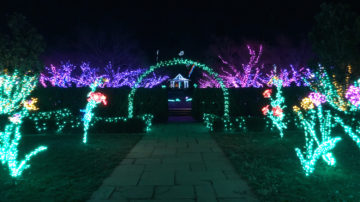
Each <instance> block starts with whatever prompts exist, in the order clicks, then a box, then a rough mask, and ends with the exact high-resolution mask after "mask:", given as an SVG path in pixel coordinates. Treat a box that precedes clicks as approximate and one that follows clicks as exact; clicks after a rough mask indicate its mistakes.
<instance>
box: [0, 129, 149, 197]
mask: <svg viewBox="0 0 360 202" xmlns="http://www.w3.org/2000/svg"><path fill="white" fill-rule="evenodd" d="M141 138H142V134H91V133H90V134H89V142H88V144H87V145H84V144H82V135H71V134H68V135H47V136H40V135H36V136H35V135H34V136H25V135H24V136H23V139H22V141H21V145H20V157H23V156H24V153H26V152H28V151H30V150H31V149H33V148H35V147H36V146H38V145H46V146H48V150H47V151H45V152H43V153H41V154H39V155H37V156H36V157H34V158H33V159H32V160H31V161H30V164H31V167H30V168H29V169H27V170H26V171H24V173H23V175H22V176H21V177H20V179H18V180H16V181H15V180H13V179H12V178H11V177H10V176H9V174H8V173H9V172H8V170H7V168H6V167H5V166H1V167H0V201H86V200H88V199H89V198H90V196H91V194H92V193H93V192H94V191H96V190H97V189H98V187H99V186H100V185H101V183H102V181H103V180H104V179H105V178H106V177H107V176H109V175H110V174H111V172H112V170H113V169H114V168H115V167H116V166H117V165H119V163H120V162H121V160H122V159H123V158H125V156H126V155H127V153H128V152H129V151H130V149H131V148H132V147H133V146H134V145H135V144H136V143H137V142H138V141H139V140H140V139H141Z"/></svg>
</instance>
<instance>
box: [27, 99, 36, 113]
mask: <svg viewBox="0 0 360 202" xmlns="http://www.w3.org/2000/svg"><path fill="white" fill-rule="evenodd" d="M37 102H38V99H37V98H31V99H30V100H26V101H24V107H25V108H26V109H27V110H34V111H36V110H38V109H39V108H37V107H36V106H35V104H36V103H37Z"/></svg>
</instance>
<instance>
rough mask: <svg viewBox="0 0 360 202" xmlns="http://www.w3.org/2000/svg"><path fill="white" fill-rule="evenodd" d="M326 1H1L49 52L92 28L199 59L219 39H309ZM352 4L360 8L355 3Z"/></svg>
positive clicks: (149, 50) (152, 50)
mask: <svg viewBox="0 0 360 202" xmlns="http://www.w3.org/2000/svg"><path fill="white" fill-rule="evenodd" d="M321 2H324V1H323V0H313V1H300V0H298V1H292V0H288V1H269V0H266V1H256V0H246V1H240V0H238V1H222V0H217V1H214V0H207V1H203V0H201V1H195V0H193V1H189V0H182V1H180V0H175V1H172V0H169V1H136V0H133V1H122V0H117V1H105V0H103V1H99V0H98V1H90V0H88V1H83V0H80V1H76V0H72V1H68V0H54V1H51V0H42V1H19V0H11V1H8V2H2V5H1V6H0V13H1V14H2V15H1V16H0V17H1V18H4V16H5V15H4V14H6V13H11V12H13V11H17V12H20V13H23V14H24V15H25V16H27V18H28V20H29V21H30V22H31V24H33V25H34V26H35V27H36V28H37V29H38V30H39V32H40V33H41V34H42V35H43V36H44V37H45V39H46V41H47V44H48V48H49V49H56V48H59V44H62V45H64V43H65V44H66V43H68V44H71V43H74V42H76V40H77V34H76V33H77V32H78V31H79V29H80V30H81V29H83V28H84V27H87V28H89V29H90V30H105V31H106V30H111V31H114V32H117V31H118V30H121V31H122V32H126V33H127V34H129V35H131V36H132V37H133V38H134V39H135V40H137V41H138V42H139V45H140V47H141V48H142V49H143V50H145V52H146V53H147V54H148V55H153V54H154V53H155V50H156V49H160V51H163V52H168V53H169V54H176V53H177V52H179V50H185V52H186V53H190V54H194V55H198V54H197V52H200V51H203V50H205V49H206V48H207V47H208V45H209V44H210V43H211V42H212V41H213V39H214V38H219V37H230V38H232V39H234V40H238V41H241V40H244V39H248V40H259V41H266V42H271V41H272V40H273V39H274V38H276V37H277V36H279V35H285V36H287V37H289V38H291V39H293V40H299V39H302V38H306V36H307V33H308V32H309V30H310V29H311V26H312V24H313V19H314V15H315V14H316V13H317V12H318V11H319V10H320V9H319V6H320V4H321ZM345 2H346V1H345ZM347 2H349V3H350V4H352V5H353V6H352V7H353V8H354V9H358V7H355V6H354V5H356V4H354V3H353V2H355V1H347ZM0 22H4V20H3V19H2V20H1V21H0ZM64 47H66V46H63V48H64ZM65 49H66V48H65Z"/></svg>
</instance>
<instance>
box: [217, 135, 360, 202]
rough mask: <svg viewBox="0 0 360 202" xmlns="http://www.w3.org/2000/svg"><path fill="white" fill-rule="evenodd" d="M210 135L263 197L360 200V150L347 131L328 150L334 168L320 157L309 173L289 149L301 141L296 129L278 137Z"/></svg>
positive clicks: (266, 198) (298, 145) (298, 144)
mask: <svg viewBox="0 0 360 202" xmlns="http://www.w3.org/2000/svg"><path fill="white" fill-rule="evenodd" d="M339 135H340V134H339ZM214 137H215V139H216V141H217V142H218V144H219V146H220V147H221V148H222V149H223V150H224V152H225V153H226V155H227V156H228V158H229V159H230V161H231V162H232V163H233V165H234V166H235V168H236V170H237V172H238V173H239V174H240V176H241V177H242V178H244V179H245V180H246V181H247V182H248V183H249V186H250V187H251V188H252V190H253V191H254V193H255V194H256V196H257V197H258V198H259V199H260V200H262V201H360V183H359V182H360V173H359V170H360V150H359V148H358V147H357V146H356V144H355V143H354V142H353V141H351V140H350V138H349V137H347V136H346V135H343V136H342V137H343V140H342V141H341V142H339V143H338V145H337V146H336V147H335V149H334V152H333V153H334V155H335V157H336V159H337V165H336V167H329V166H327V165H325V164H324V163H323V162H322V161H321V160H320V161H318V163H317V165H316V170H315V171H314V173H313V174H312V175H310V176H308V177H306V176H305V175H304V172H303V170H302V169H301V165H300V161H299V159H298V158H297V156H296V153H295V150H294V148H295V147H300V148H302V147H301V146H302V145H304V141H303V139H304V135H303V133H301V132H300V131H289V132H287V133H286V134H285V137H284V138H283V139H280V138H279V135H278V134H277V133H265V132H257V133H256V132H248V133H242V134H223V133H218V134H215V136H214Z"/></svg>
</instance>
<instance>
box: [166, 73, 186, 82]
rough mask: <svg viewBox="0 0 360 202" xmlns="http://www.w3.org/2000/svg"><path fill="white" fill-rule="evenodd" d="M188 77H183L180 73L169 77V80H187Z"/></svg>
mask: <svg viewBox="0 0 360 202" xmlns="http://www.w3.org/2000/svg"><path fill="white" fill-rule="evenodd" d="M189 80H190V79H186V78H184V77H183V76H182V75H181V74H178V75H177V76H175V78H173V79H170V81H189Z"/></svg>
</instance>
